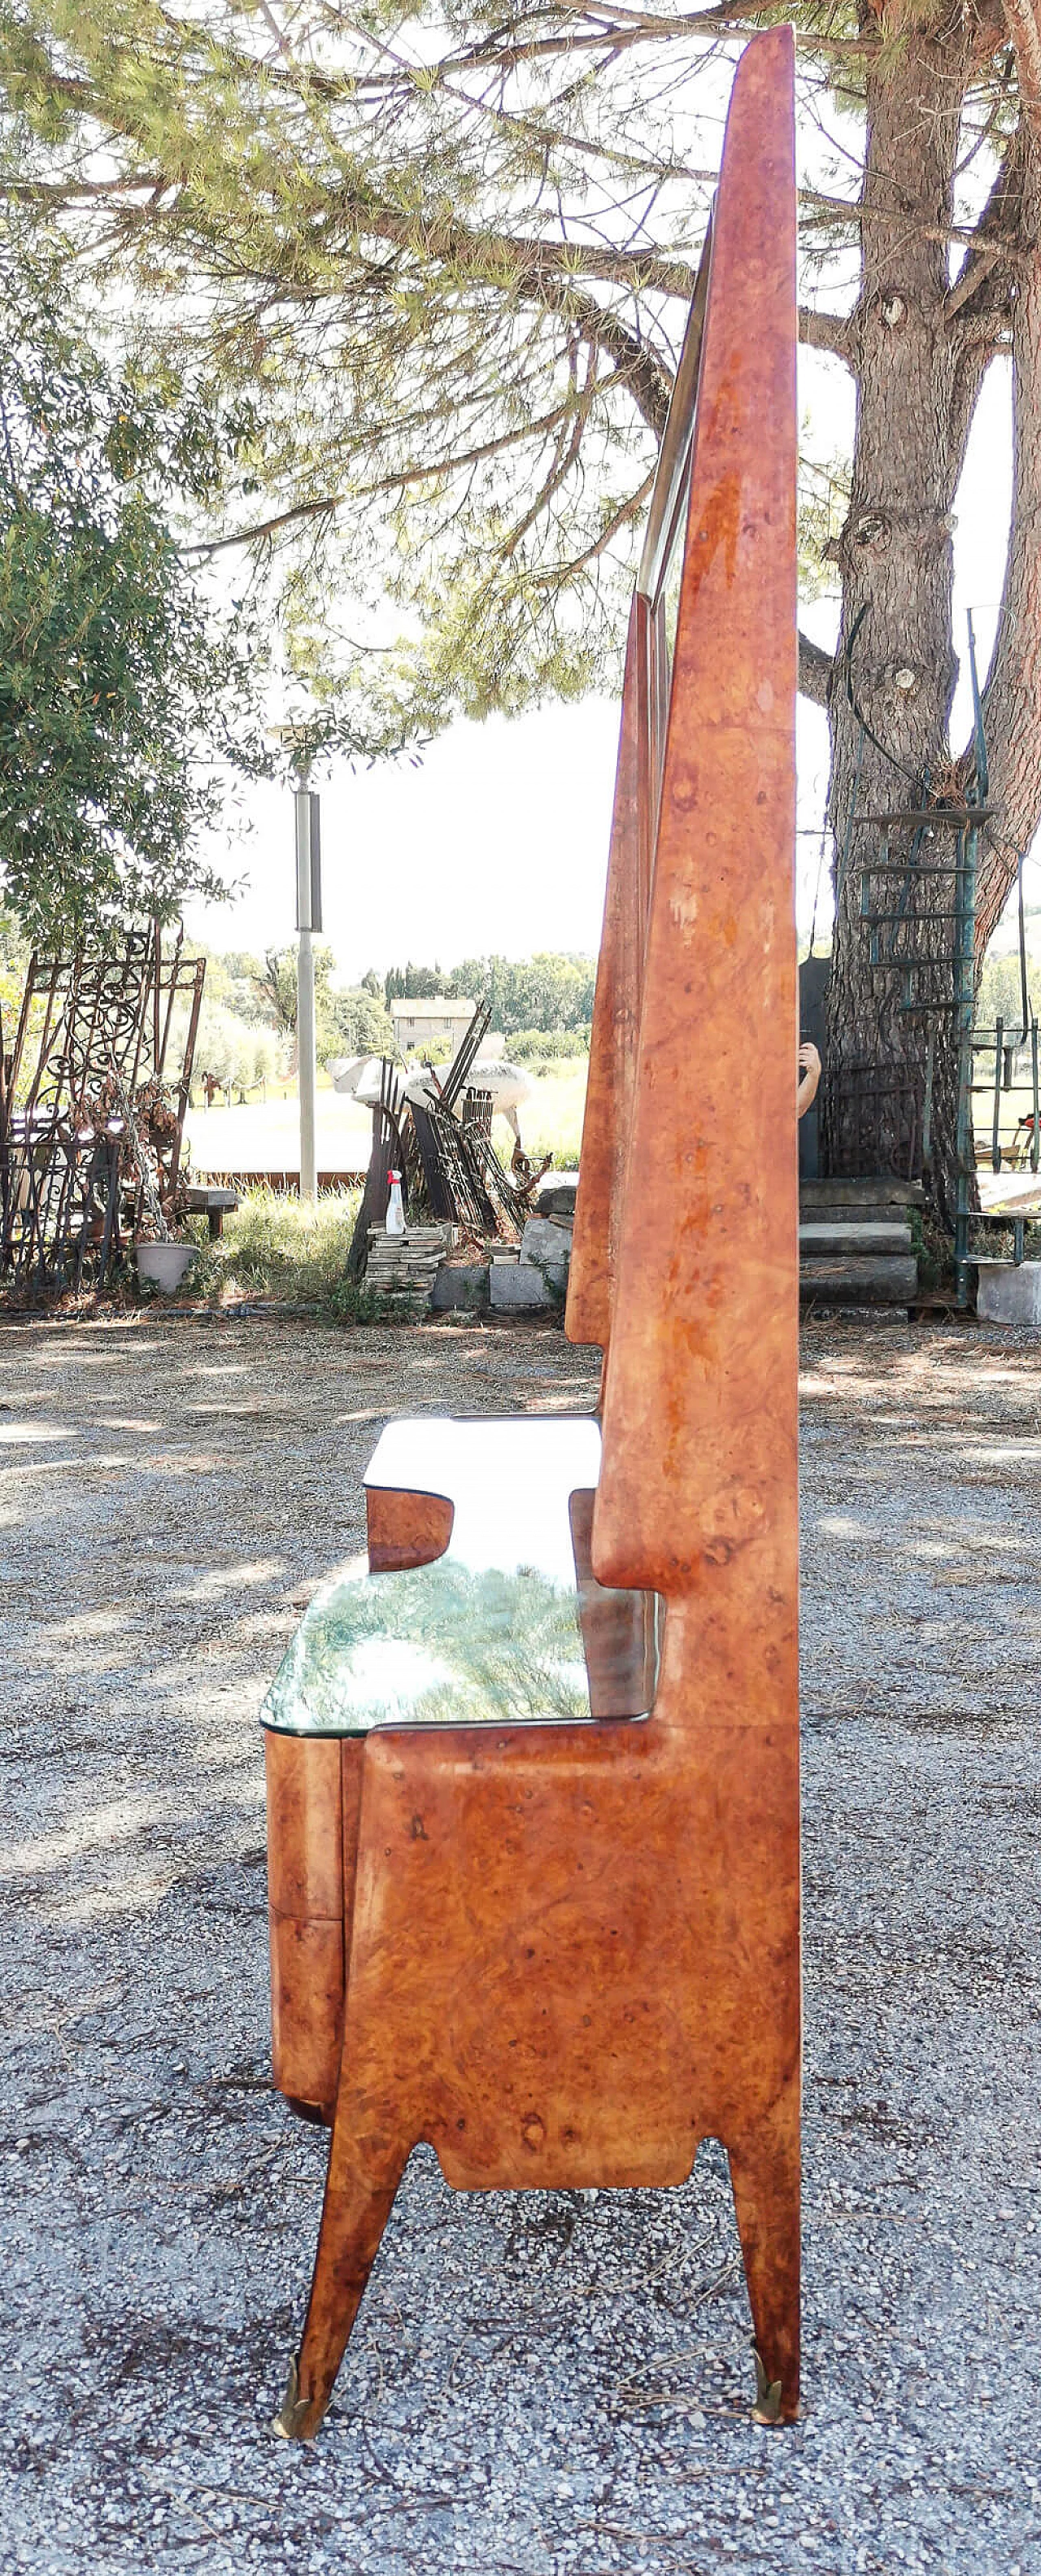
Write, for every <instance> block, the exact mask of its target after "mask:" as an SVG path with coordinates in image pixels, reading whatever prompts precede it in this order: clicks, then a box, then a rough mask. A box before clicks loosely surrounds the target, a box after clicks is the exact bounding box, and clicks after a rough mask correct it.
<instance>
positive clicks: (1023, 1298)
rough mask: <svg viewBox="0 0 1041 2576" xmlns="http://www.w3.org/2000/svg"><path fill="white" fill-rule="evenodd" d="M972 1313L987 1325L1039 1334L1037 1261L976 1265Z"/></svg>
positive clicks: (1040, 1280)
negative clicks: (1007, 1325)
mask: <svg viewBox="0 0 1041 2576" xmlns="http://www.w3.org/2000/svg"><path fill="white" fill-rule="evenodd" d="M976 1269H977V1273H978V1281H979V1284H978V1287H977V1290H976V1312H977V1315H981V1316H982V1317H983V1319H984V1322H985V1323H988V1324H1019V1325H1021V1326H1026V1327H1027V1328H1028V1329H1029V1328H1032V1329H1033V1330H1034V1331H1035V1332H1036V1331H1038V1330H1041V1261H1021V1262H1020V1263H1019V1265H1018V1267H1017V1265H1016V1263H1015V1262H1012V1261H977V1263H976Z"/></svg>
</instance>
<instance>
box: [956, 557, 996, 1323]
mask: <svg viewBox="0 0 1041 2576" xmlns="http://www.w3.org/2000/svg"><path fill="white" fill-rule="evenodd" d="M968 629H969V672H970V676H971V679H972V704H973V717H974V742H975V752H976V778H975V786H974V795H973V799H972V801H973V802H974V803H976V804H979V805H985V804H986V802H987V787H988V772H987V744H986V737H985V735H984V731H983V707H982V703H981V699H980V683H979V673H978V671H977V668H976V638H975V635H974V633H973V626H972V610H971V608H970V610H969V614H968ZM978 842H979V833H978V827H977V826H976V824H970V827H969V829H968V831H967V832H965V833H963V834H962V836H961V838H960V839H959V843H958V852H959V873H958V875H957V876H956V878H955V881H954V909H955V913H956V915H957V919H956V922H955V934H954V936H955V1000H956V1002H957V1005H958V1010H957V1032H958V1200H957V1211H956V1215H955V1225H954V1276H955V1282H956V1293H957V1299H958V1304H959V1306H960V1307H962V1308H963V1309H964V1308H965V1307H966V1306H967V1305H968V1302H969V1199H970V1194H971V1190H972V1184H973V1180H974V1177H975V1168H974V1155H973V1126H972V1024H973V1019H974V1016H975V1007H976V862H977V856H978Z"/></svg>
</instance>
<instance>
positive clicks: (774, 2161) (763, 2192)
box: [730, 2119, 799, 2424]
mask: <svg viewBox="0 0 1041 2576" xmlns="http://www.w3.org/2000/svg"><path fill="white" fill-rule="evenodd" d="M730 2179H731V2182H732V2184H733V2187H734V2207H735V2209H736V2212H737V2226H738V2234H739V2236H740V2238H741V2252H742V2254H743V2256H744V2264H745V2278H746V2280H747V2282H748V2296H749V2299H750V2301H751V2307H752V2319H753V2323H754V2326H755V2350H756V2363H757V2367H756V2379H757V2382H758V2387H757V2394H756V2406H755V2420H756V2422H757V2423H759V2424H791V2423H794V2421H795V2418H796V2416H797V2415H798V2412H799V2133H798V2127H797V2125H795V2124H794V2123H793V2121H792V2120H791V2119H775V2120H771V2121H764V2122H763V2123H762V2124H761V2125H760V2126H759V2127H758V2128H756V2129H755V2130H753V2131H752V2132H751V2133H750V2134H749V2135H748V2136H746V2137H743V2138H741V2139H740V2140H739V2141H738V2142H736V2143H735V2145H733V2146H732V2147H731V2148H730Z"/></svg>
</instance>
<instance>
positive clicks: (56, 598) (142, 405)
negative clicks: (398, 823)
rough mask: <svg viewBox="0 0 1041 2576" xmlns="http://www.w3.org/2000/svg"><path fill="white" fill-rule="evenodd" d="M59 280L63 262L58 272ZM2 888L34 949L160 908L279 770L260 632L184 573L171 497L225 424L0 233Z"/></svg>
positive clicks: (200, 480) (198, 478)
mask: <svg viewBox="0 0 1041 2576" xmlns="http://www.w3.org/2000/svg"><path fill="white" fill-rule="evenodd" d="M66 268H67V263H66ZM0 334H2V338H3V345H4V370H3V385H2V393H0V887H2V890H3V898H4V900H5V902H6V903H7V904H8V905H9V906H10V907H11V908H12V909H13V910H14V911H15V912H16V913H17V915H18V918H19V920H20V922H21V924H22V925H23V927H24V929H25V931H26V932H27V933H28V934H29V935H30V937H31V938H32V939H33V940H34V941H36V942H39V943H41V944H47V943H50V942H55V943H57V942H58V941H61V940H64V941H65V942H66V943H68V942H69V941H71V940H72V939H74V938H79V937H82V936H83V935H84V934H86V933H88V932H89V933H91V934H92V935H93V936H95V937H98V936H101V937H103V936H104V935H105V933H106V932H107V931H108V930H109V929H110V928H111V927H112V926H113V925H114V924H117V923H119V922H121V921H122V920H124V919H125V918H126V917H127V916H128V915H129V916H135V915H138V916H139V915H142V914H148V913H153V912H154V913H158V914H159V915H160V917H162V918H166V917H168V916H169V915H170V914H171V913H173V912H175V911H176V910H177V909H178V907H179V906H180V904H181V902H182V901H183V899H184V897H185V896H186V895H188V894H190V893H197V894H203V895H205V896H207V897H208V898H210V899H214V898H216V897H218V896H219V895H221V894H222V893H223V892H224V890H225V889H224V886H223V883H222V881H221V880H220V879H219V878H218V877H217V876H216V875H215V874H214V871H213V870H212V869H211V868H210V867H209V865H208V864H206V863H205V862H204V861H203V860H202V859H200V857H199V856H198V854H197V848H196V844H197V840H198V836H199V834H200V831H201V830H202V829H203V827H205V826H207V825H212V824H213V822H214V821H215V820H216V817H217V814H218V811H219V807H220V801H221V780H220V776H219V767H220V766H221V765H222V766H223V767H224V769H225V771H227V770H228V769H229V767H230V768H231V769H238V770H240V771H246V772H248V773H251V774H254V775H256V774H258V773H260V772H262V771H264V770H265V769H267V768H268V767H269V765H270V764H269V761H268V758H267V755H266V754H265V751H264V748H263V744H262V740H261V738H260V734H259V730H258V727H257V725H256V723H255V720H254V715H253V705H254V685H255V684H254V665H255V662H256V658H257V654H258V645H257V639H256V636H255V635H254V634H253V633H252V632H251V631H250V628H249V625H248V622H247V620H246V618H245V613H244V612H242V611H233V612H232V613H231V614H230V615H227V616H225V617H223V618H222V619H218V618H217V617H216V616H215V614H214V613H213V612H211V610H210V609H209V608H208V607H207V605H206V603H205V602H204V600H203V597H202V595H201V593H200V592H199V591H198V589H197V588H196V586H195V584H194V583H193V581H192V579H191V577H190V576H189V574H188V573H187V571H186V569H185V566H184V562H183V560H182V557H181V556H180V554H179V552H178V549H177V545H176V543H175V540H174V536H173V534H172V532H171V528H170V526H169V524H168V519H167V516H166V511H165V504H164V502H162V501H161V499H160V491H161V489H162V490H166V489H167V488H169V487H170V486H172V485H174V484H176V483H177V482H178V481H179V482H180V484H181V486H182V488H186V489H188V490H190V491H191V492H192V493H193V495H194V496H195V497H198V495H199V493H200V492H201V491H204V490H206V489H208V488H210V486H211V485H212V482H213V478H214V475H215V473H216V470H217V468H216V461H215V460H216V454H217V448H218V445H219V438H218V432H217V429H216V427H215V425H214V423H213V421H212V420H208V419H207V418H206V416H205V411H204V407H203V406H201V405H200V404H199V403H198V402H197V401H196V402H193V401H191V400H190V399H185V400H184V401H183V402H182V403H181V404H180V406H179V408H176V409H175V410H173V411H165V412H164V410H163V409H162V407H161V406H160V404H159V403H158V400H157V399H156V398H155V397H154V396H150V397H148V398H147V399H146V398H145V397H144V396H143V395H142V394H141V392H140V389H139V387H138V386H137V384H136V383H135V381H134V380H133V377H132V376H131V375H127V374H124V375H123V376H122V377H118V376H115V375H112V374H110V373H109V372H107V371H106V369H105V367H104V365H103V363H102V360H101V358H100V357H99V356H98V355H97V353H96V352H95V351H94V350H92V349H91V348H90V347H88V344H87V340H86V338H85V336H84V333H83V330H82V328H81V326H80V323H79V321H78V319H77V315H76V313H75V311H74V308H73V306H72V303H71V299H70V295H69V291H68V287H67V284H66V282H65V276H64V275H63V269H62V263H61V261H60V259H59V255H58V253H57V251H56V250H54V249H48V248H46V246H43V245H40V244H37V245H35V246H30V244H29V242H28V240H27V238H26V236H25V234H24V232H23V231H22V230H21V229H19V227H18V226H17V225H14V224H12V223H11V222H10V220H7V221H5V222H2V223H0Z"/></svg>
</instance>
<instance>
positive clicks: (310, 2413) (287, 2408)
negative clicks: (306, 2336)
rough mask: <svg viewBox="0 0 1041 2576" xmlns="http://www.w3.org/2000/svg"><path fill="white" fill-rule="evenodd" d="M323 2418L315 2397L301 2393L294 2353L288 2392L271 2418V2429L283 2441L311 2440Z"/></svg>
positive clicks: (298, 2368) (287, 2383)
mask: <svg viewBox="0 0 1041 2576" xmlns="http://www.w3.org/2000/svg"><path fill="white" fill-rule="evenodd" d="M321 2420H322V2410H321V2408H316V2406H315V2401H314V2398H313V2397H301V2395H300V2366H299V2362H298V2360H297V2356H296V2354H295V2353H294V2355H293V2359H292V2361H291V2362H290V2364H289V2377H288V2379H287V2381H286V2393H285V2396H284V2397H283V2399H282V2404H281V2407H280V2410H279V2412H278V2414H277V2415H273V2416H272V2418H271V2430H272V2432H273V2433H277V2434H278V2435H279V2436H280V2438H281V2440H282V2441H283V2442H309V2441H310V2440H311V2438H312V2436H313V2435H314V2434H315V2433H317V2431H318V2427H319V2424H320V2423H321Z"/></svg>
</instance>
